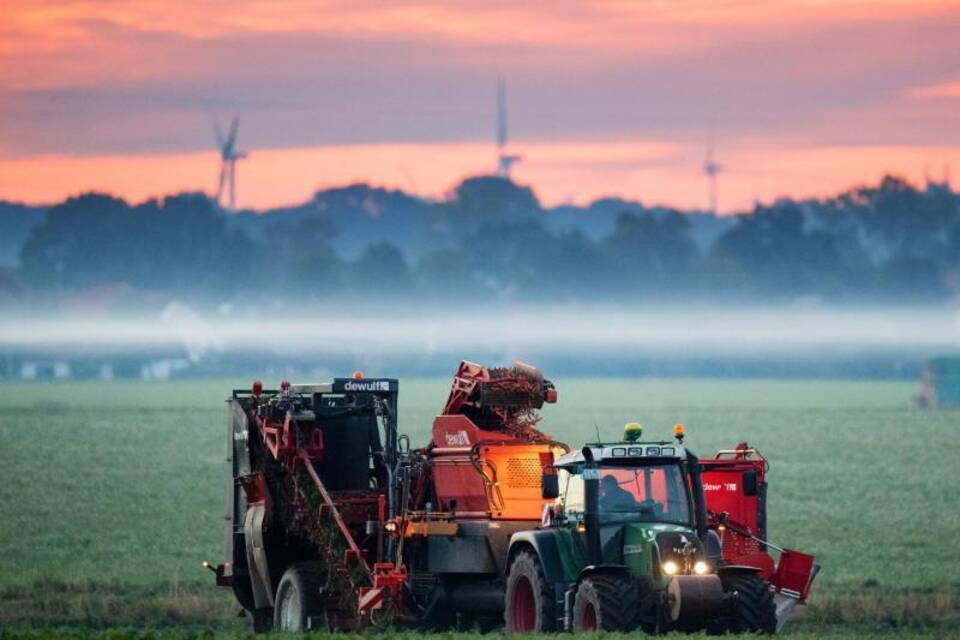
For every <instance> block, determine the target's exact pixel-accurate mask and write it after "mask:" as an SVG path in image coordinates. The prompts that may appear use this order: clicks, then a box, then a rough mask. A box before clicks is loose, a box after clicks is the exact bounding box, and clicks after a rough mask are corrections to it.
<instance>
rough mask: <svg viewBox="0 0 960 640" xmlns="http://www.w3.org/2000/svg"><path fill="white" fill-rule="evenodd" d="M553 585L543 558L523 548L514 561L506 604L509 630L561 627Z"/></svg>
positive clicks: (525, 631) (510, 631) (542, 629)
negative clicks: (541, 560)
mask: <svg viewBox="0 0 960 640" xmlns="http://www.w3.org/2000/svg"><path fill="white" fill-rule="evenodd" d="M553 598H554V597H553V589H552V588H551V587H550V585H549V584H547V579H546V577H545V576H544V574H543V567H542V566H541V565H540V559H539V558H537V556H536V555H534V554H533V553H532V552H530V551H521V552H519V553H518V554H517V555H515V556H514V557H513V561H512V562H511V563H510V573H509V574H508V575H507V594H506V602H505V607H504V622H505V623H506V627H505V629H504V630H505V631H506V632H507V633H528V632H531V631H540V632H549V631H555V630H556V628H557V615H556V603H555V602H554V599H553Z"/></svg>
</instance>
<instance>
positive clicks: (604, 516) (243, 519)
mask: <svg viewBox="0 0 960 640" xmlns="http://www.w3.org/2000/svg"><path fill="white" fill-rule="evenodd" d="M398 390H399V384H398V381H397V380H395V379H390V378H364V377H363V376H362V375H361V374H359V372H358V373H355V374H354V376H353V377H352V378H336V379H334V380H333V381H332V382H328V383H323V384H290V383H287V382H283V383H281V385H280V387H279V389H278V390H264V389H263V387H262V384H260V383H259V382H256V383H254V384H253V387H252V389H251V390H249V391H245V390H244V391H234V392H233V394H232V396H231V398H230V399H229V400H228V406H229V413H230V420H229V430H228V438H229V440H228V450H229V452H230V455H229V456H228V470H229V482H228V491H227V515H226V540H225V551H226V556H225V561H224V562H223V563H222V564H220V565H219V566H217V567H216V568H215V569H214V571H215V573H216V577H217V583H218V584H219V585H222V586H226V587H230V588H232V589H233V592H234V593H235V595H236V597H237V600H238V601H239V603H240V604H241V606H242V607H243V608H244V610H245V611H246V612H247V614H248V615H249V617H250V618H251V619H252V621H253V625H254V628H255V629H256V630H267V629H280V630H303V629H310V628H316V629H334V630H358V629H363V628H367V627H371V626H382V625H411V626H417V627H419V628H423V629H440V628H468V627H469V628H477V627H479V628H480V629H496V628H502V627H503V624H504V620H505V621H506V627H507V630H508V631H527V630H534V629H538V630H560V629H574V628H577V629H587V628H591V627H596V628H604V629H612V628H617V629H623V630H628V629H632V628H635V627H637V626H643V627H644V628H646V629H648V630H650V629H655V630H666V629H671V628H683V629H685V628H702V627H704V626H707V627H709V628H718V629H719V628H723V629H750V630H753V629H756V630H763V631H772V630H774V628H775V627H776V621H775V620H774V619H773V618H771V616H772V615H774V612H773V610H772V609H771V607H772V606H774V605H773V600H772V599H771V598H780V597H792V598H793V600H794V601H802V600H803V599H804V598H805V596H806V593H807V589H808V588H809V583H810V581H811V580H812V576H813V575H814V574H815V569H813V568H812V567H811V566H810V565H809V564H808V565H806V572H807V573H806V574H805V575H801V574H803V571H804V567H803V566H801V564H802V563H801V562H800V561H798V560H797V559H798V558H799V559H800V560H803V561H804V562H805V561H807V560H809V561H810V562H812V557H811V556H806V555H804V554H797V553H796V552H791V551H789V550H783V552H782V554H781V560H780V563H779V565H778V566H776V567H775V566H774V564H773V561H772V560H771V559H770V557H769V556H767V555H766V553H765V551H766V549H767V547H769V546H770V545H768V544H767V543H765V542H763V541H762V540H763V538H764V537H765V535H764V534H765V531H764V517H763V514H764V509H765V503H764V499H763V498H764V488H765V475H764V474H765V473H766V466H765V462H763V459H762V458H761V457H759V454H756V452H754V451H753V450H750V449H748V448H746V447H745V446H744V447H743V448H741V449H737V450H736V451H735V452H733V453H731V454H726V453H725V454H721V455H718V456H717V457H716V458H715V459H713V460H705V461H698V460H697V459H696V457H695V456H694V455H693V454H692V453H691V452H689V451H688V450H687V449H685V448H684V447H683V446H682V445H680V444H679V443H678V444H676V445H672V444H670V443H662V442H661V443H643V444H641V443H637V442H632V443H624V444H617V445H598V446H595V447H586V448H584V449H583V450H581V451H577V452H571V451H570V449H569V447H567V446H566V445H564V444H562V443H558V442H555V441H553V440H552V439H551V438H550V436H548V435H546V434H544V433H543V432H541V431H540V430H539V429H538V426H539V425H538V420H539V414H538V411H539V410H540V409H541V408H542V407H543V405H544V404H545V403H553V402H556V400H557V391H556V389H555V387H554V385H553V384H552V383H551V382H550V381H549V380H546V379H545V378H544V377H543V375H542V374H541V373H540V372H539V371H538V370H537V369H535V368H533V367H530V366H528V365H523V364H515V365H514V366H513V367H511V368H504V369H488V368H485V367H482V366H479V365H475V364H472V363H469V362H463V363H461V365H460V368H459V369H458V371H457V373H456V375H455V376H454V380H453V384H452V387H451V390H450V393H449V397H448V399H447V402H446V404H445V406H444V408H443V410H442V412H441V413H440V415H438V416H437V417H436V418H435V419H434V422H433V428H432V437H431V440H430V442H429V443H428V444H427V446H425V447H423V448H420V449H411V448H410V446H409V439H408V438H407V437H406V436H404V435H401V434H400V433H399V430H398V424H397V398H398ZM654 451H655V453H654ZM611 480H612V481H613V484H615V485H617V486H618V488H619V490H620V492H622V493H626V494H628V495H629V494H630V493H631V492H633V495H632V498H631V499H632V502H630V503H628V502H626V501H624V502H623V504H622V506H621V507H615V508H614V507H609V506H605V500H606V499H607V498H606V497H605V496H606V494H605V493H601V486H602V485H603V484H604V483H609V482H611ZM561 485H562V486H563V489H564V491H563V496H562V497H561V491H560V488H561ZM714 485H717V486H716V487H715V486H714ZM734 485H736V487H735V486H734ZM611 491H613V489H611ZM611 495H612V494H611ZM621 499H623V496H622V495H621ZM791 558H792V559H793V560H791ZM671 567H672V570H668V569H670V568H671ZM703 567H705V568H706V569H705V570H703V571H701V568H703ZM211 568H212V567H211ZM801 578H803V579H801ZM768 585H769V587H770V588H772V591H770V590H768ZM611 589H616V590H619V591H618V592H617V594H616V602H617V603H618V604H617V610H616V611H615V612H614V613H611V611H613V609H611V606H610V599H611V597H612V596H611V593H612V591H611ZM624 596H626V599H624ZM624 601H626V602H627V604H626V605H624V604H623V602H624ZM591 607H592V608H591ZM745 611H746V612H748V614H749V615H748V614H745V613H744V612H745ZM591 612H592V613H591ZM783 612H784V613H788V611H787V608H786V607H784V608H783ZM591 616H592V618H591ZM750 616H753V617H750ZM758 616H759V617H758ZM711 625H712V626H711Z"/></svg>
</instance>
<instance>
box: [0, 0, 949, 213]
mask: <svg viewBox="0 0 960 640" xmlns="http://www.w3.org/2000/svg"><path fill="white" fill-rule="evenodd" d="M498 76H503V77H504V78H505V79H506V81H507V84H508V91H509V105H510V107H509V108H510V135H511V144H512V147H513V149H514V150H515V151H516V152H517V153H519V154H521V155H522V156H523V160H522V162H520V163H519V164H518V165H517V166H516V168H515V172H514V177H515V179H516V180H517V181H518V182H521V183H524V184H528V185H530V186H532V187H533V188H534V189H535V190H536V191H537V193H538V195H539V196H540V197H541V199H542V200H543V201H544V202H545V203H547V204H557V203H561V202H566V201H572V202H587V201H589V200H591V199H593V198H596V197H599V196H604V195H612V194H617V195H622V196H626V197H630V198H636V199H639V200H641V201H643V202H644V203H648V204H668V205H674V206H682V207H701V208H702V207H705V206H706V202H707V183H706V179H705V177H704V176H703V173H702V164H703V160H704V152H705V148H706V144H707V139H708V137H709V136H710V135H711V133H710V132H711V131H712V132H713V135H714V137H715V140H716V153H717V159H718V161H719V162H721V163H722V164H723V165H724V167H725V170H724V171H723V172H722V173H721V175H720V206H721V209H722V210H723V211H726V212H730V211H734V210H738V209H742V208H745V207H749V206H751V205H752V203H753V202H754V201H755V200H770V199H773V198H776V197H778V196H781V195H792V196H807V195H821V194H828V193H831V192H834V191H837V190H839V189H843V188H846V187H849V186H851V185H855V184H858V183H863V182H866V181H875V180H876V179H877V178H879V177H880V176H881V175H882V174H883V173H885V172H894V173H898V174H901V175H904V176H906V177H908V178H911V179H914V180H917V181H919V180H922V179H923V177H924V175H925V173H929V174H931V175H933V176H934V177H936V178H937V179H939V178H940V177H941V176H942V174H943V172H944V167H945V166H948V165H952V166H953V167H954V168H955V173H957V174H958V175H957V178H958V179H960V0H958V1H957V2H940V1H934V0H913V1H909V2H907V1H904V2H897V1H892V0H873V1H872V2H860V1H849V2H841V1H838V0H783V1H780V2H774V1H753V0H717V1H714V2H707V1H705V0H670V1H643V0H632V1H626V0H600V1H595V2H573V1H570V0H553V1H552V2H529V1H525V0H514V1H512V2H492V1H487V2H476V1H475V0H469V1H468V0H450V1H447V2H437V3H426V2H422V3H418V2H410V3H403V2H363V1H360V0H342V1H331V2H315V1H307V0H270V1H268V2H267V1H262V0H260V1H248V0H231V1H230V2H225V1H224V2H221V1H219V0H216V1H212V0H207V1H205V2H181V1H178V0H140V1H125V0H83V1H68V0H0V199H12V200H25V201H28V202H37V203H42V202H52V201H55V200H57V199H60V198H63V197H64V196H67V195H70V194H75V193H79V192H82V191H87V190H91V189H96V190H107V191H110V192H113V193H116V194H119V195H122V196H125V197H128V198H131V199H133V200H140V199H143V198H146V197H150V196H154V195H160V194H164V193H170V192H174V191H180V190H184V189H189V190H205V191H212V190H213V188H214V183H215V181H216V176H217V156H216V153H215V151H214V136H213V130H212V125H211V119H212V118H213V117H219V119H220V120H221V121H222V122H224V123H226V121H228V120H229V118H230V117H231V116H232V115H233V114H237V115H239V117H240V121H241V125H240V135H239V142H240V146H241V148H243V149H247V150H249V151H250V157H249V158H247V159H246V160H243V161H242V162H241V163H240V165H239V168H238V174H239V185H238V194H237V195H238V204H239V205H241V206H245V207H256V208H264V207H268V206H272V205H282V204H291V203H296V202H300V201H303V200H305V199H307V198H308V197H309V196H310V195H311V194H312V192H313V191H315V190H316V189H319V188H323V187H329V186H335V185H342V184H344V183H347V182H353V181H359V180H364V181H369V182H371V183H373V184H377V185H384V186H389V187H400V188H404V189H407V190H409V191H414V192H417V193H420V194H423V195H427V196H441V195H442V194H444V193H445V192H446V191H447V190H448V189H449V188H450V187H451V186H453V185H454V184H455V183H456V181H457V180H458V179H460V178H461V177H463V176H464V175H470V174H476V173H488V172H490V171H492V170H493V168H494V166H495V150H494V146H493V139H494V119H495V87H496V79H497V77H498ZM955 182H956V181H955Z"/></svg>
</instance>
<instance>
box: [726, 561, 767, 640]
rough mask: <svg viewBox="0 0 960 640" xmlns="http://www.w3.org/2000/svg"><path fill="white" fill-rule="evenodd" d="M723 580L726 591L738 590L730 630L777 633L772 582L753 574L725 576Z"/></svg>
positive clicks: (735, 631)
mask: <svg viewBox="0 0 960 640" xmlns="http://www.w3.org/2000/svg"><path fill="white" fill-rule="evenodd" d="M722 580H723V590H724V591H726V592H727V593H734V592H736V598H735V599H734V601H733V620H732V621H731V624H730V627H729V630H730V631H733V632H734V633H776V631H777V607H776V604H774V602H773V592H772V591H770V583H768V582H767V581H766V580H764V579H763V578H758V577H756V576H752V575H746V576H745V575H732V576H724V577H723V579H722Z"/></svg>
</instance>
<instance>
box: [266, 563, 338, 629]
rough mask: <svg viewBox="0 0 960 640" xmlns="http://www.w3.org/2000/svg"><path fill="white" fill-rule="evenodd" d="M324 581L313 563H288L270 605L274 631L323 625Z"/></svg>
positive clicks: (324, 615)
mask: <svg viewBox="0 0 960 640" xmlns="http://www.w3.org/2000/svg"><path fill="white" fill-rule="evenodd" d="M323 584H324V579H323V577H322V576H321V575H320V573H319V572H318V571H317V569H316V566H315V565H313V564H309V563H302V564H294V565H291V566H290V568H289V569H287V570H286V571H285V572H284V574H283V577H282V578H280V585H279V586H278V587H277V596H276V598H275V599H274V606H273V628H274V629H275V630H276V631H306V630H307V629H309V628H311V627H313V628H325V627H326V624H325V622H326V620H325V618H326V612H325V610H324V603H323V592H322V589H323ZM311 619H312V620H311ZM311 622H312V623H313V624H311ZM318 622H319V624H318Z"/></svg>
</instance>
